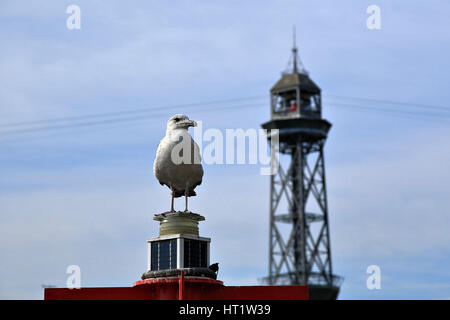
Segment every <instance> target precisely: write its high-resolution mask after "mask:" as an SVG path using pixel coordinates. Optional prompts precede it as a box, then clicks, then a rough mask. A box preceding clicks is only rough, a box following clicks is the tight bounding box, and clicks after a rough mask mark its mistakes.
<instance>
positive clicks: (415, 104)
mask: <svg viewBox="0 0 450 320" xmlns="http://www.w3.org/2000/svg"><path fill="white" fill-rule="evenodd" d="M328 97H330V98H333V97H334V98H338V99H350V100H360V101H367V102H376V103H385V104H391V105H402V106H409V107H414V108H425V109H436V110H445V111H450V107H445V106H436V105H429V104H419V103H411V102H402V101H393V100H383V99H371V98H361V97H349V96H339V95H328Z"/></svg>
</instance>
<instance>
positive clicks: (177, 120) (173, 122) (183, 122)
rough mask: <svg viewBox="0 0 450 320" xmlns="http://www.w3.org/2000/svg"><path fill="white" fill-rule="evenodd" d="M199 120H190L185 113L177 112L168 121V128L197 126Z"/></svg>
mask: <svg viewBox="0 0 450 320" xmlns="http://www.w3.org/2000/svg"><path fill="white" fill-rule="evenodd" d="M196 126H197V122H195V121H193V120H189V118H188V117H187V116H185V115H184V114H176V115H174V116H173V117H172V118H170V119H169V121H167V130H173V129H187V128H189V127H196Z"/></svg>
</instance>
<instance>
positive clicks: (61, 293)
mask: <svg viewBox="0 0 450 320" xmlns="http://www.w3.org/2000/svg"><path fill="white" fill-rule="evenodd" d="M180 284H181V286H180ZM308 298H309V295H308V287H307V286H242V287H233V286H224V285H223V283H222V281H218V280H213V279H208V278H198V277H184V275H183V279H180V278H159V279H147V280H141V281H137V282H135V283H134V286H133V287H111V288H81V289H64V288H46V289H45V291H44V299H45V300H178V299H183V300H308Z"/></svg>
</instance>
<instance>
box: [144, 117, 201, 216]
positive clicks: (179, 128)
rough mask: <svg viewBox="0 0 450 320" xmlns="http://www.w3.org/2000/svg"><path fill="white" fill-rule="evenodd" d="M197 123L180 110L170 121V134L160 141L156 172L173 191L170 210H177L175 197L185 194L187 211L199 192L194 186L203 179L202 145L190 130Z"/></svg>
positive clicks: (167, 130) (168, 128) (160, 179)
mask: <svg viewBox="0 0 450 320" xmlns="http://www.w3.org/2000/svg"><path fill="white" fill-rule="evenodd" d="M195 126H197V123H196V122H195V121H193V120H189V118H188V117H187V116H185V115H183V114H176V115H174V116H173V117H172V118H170V119H169V120H168V121H167V129H166V136H165V137H164V138H163V139H162V140H161V141H160V143H159V144H158V148H157V150H156V157H155V161H154V163H153V173H154V175H155V177H156V179H158V181H159V183H160V184H161V185H166V186H168V187H169V189H170V190H171V191H172V199H171V204H170V212H174V209H173V200H174V198H178V197H181V196H183V195H184V197H185V210H184V211H185V212H188V197H193V196H195V195H196V193H195V191H194V189H195V187H197V186H198V185H200V184H201V183H202V177H203V167H202V164H201V156H200V148H199V147H198V145H197V143H195V141H194V139H192V137H191V135H190V134H189V132H188V128H189V127H195Z"/></svg>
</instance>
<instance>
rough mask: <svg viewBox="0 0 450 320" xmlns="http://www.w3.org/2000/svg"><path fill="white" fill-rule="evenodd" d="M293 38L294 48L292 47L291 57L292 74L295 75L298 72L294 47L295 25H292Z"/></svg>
mask: <svg viewBox="0 0 450 320" xmlns="http://www.w3.org/2000/svg"><path fill="white" fill-rule="evenodd" d="M293 37H294V46H293V47H292V55H293V59H294V60H293V62H292V63H293V65H294V66H293V67H294V68H293V72H294V73H297V72H298V70H297V46H296V44H295V25H294V27H293Z"/></svg>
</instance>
